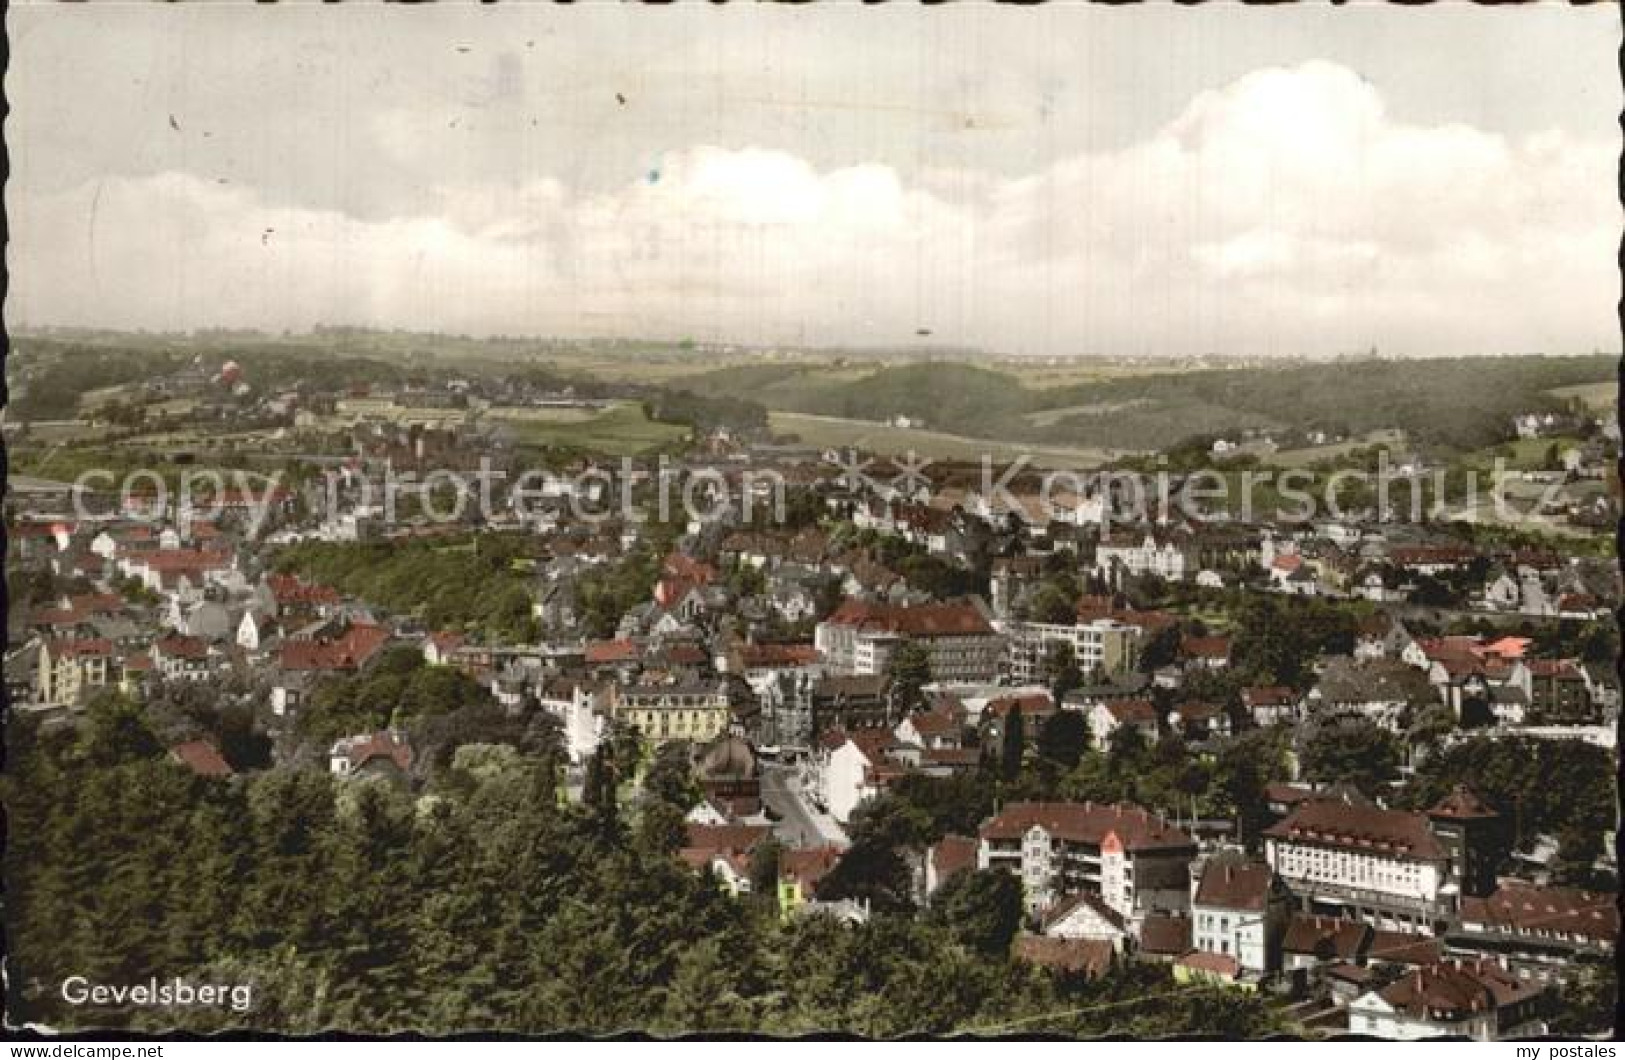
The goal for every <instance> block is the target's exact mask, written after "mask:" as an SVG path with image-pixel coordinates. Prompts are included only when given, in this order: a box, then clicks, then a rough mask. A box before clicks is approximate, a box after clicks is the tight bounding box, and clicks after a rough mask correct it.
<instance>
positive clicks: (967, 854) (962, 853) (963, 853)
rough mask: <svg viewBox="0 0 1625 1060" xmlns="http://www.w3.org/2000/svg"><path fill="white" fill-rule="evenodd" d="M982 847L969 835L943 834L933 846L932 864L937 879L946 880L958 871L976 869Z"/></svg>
mask: <svg viewBox="0 0 1625 1060" xmlns="http://www.w3.org/2000/svg"><path fill="white" fill-rule="evenodd" d="M980 849H981V844H980V843H978V842H977V841H976V840H974V839H971V838H970V837H969V836H962V835H947V836H943V837H942V838H941V839H939V840H938V841H937V843H936V845H935V846H933V847H932V848H931V865H932V868H934V869H935V870H936V874H937V879H939V880H946V879H947V878H948V877H950V876H952V875H953V874H954V873H956V872H967V871H969V870H971V869H974V868H975V867H976V859H977V852H978V851H979V850H980Z"/></svg>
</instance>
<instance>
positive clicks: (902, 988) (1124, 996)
mask: <svg viewBox="0 0 1625 1060" xmlns="http://www.w3.org/2000/svg"><path fill="white" fill-rule="evenodd" d="M113 717H114V718H116V719H117V720H116V721H114V720H111V719H109V720H104V721H100V722H96V721H93V722H92V723H91V724H89V725H87V726H85V727H84V728H83V730H82V731H80V732H77V733H76V732H74V731H73V730H71V729H67V728H58V729H55V730H51V731H38V730H36V729H35V728H34V727H33V726H32V725H31V724H29V723H24V722H20V721H16V720H14V721H13V726H12V732H11V739H10V741H9V742H10V750H11V752H12V754H13V755H14V758H13V767H14V768H13V770H12V771H11V772H10V773H8V775H7V776H6V778H5V784H6V789H5V795H6V802H7V806H8V809H9V811H10V822H9V824H10V827H9V831H10V835H11V841H12V844H13V847H12V850H11V854H10V856H9V857H8V858H7V861H6V864H7V867H8V872H9V876H8V878H7V880H6V894H7V908H8V913H9V915H10V923H11V925H12V926H11V931H10V935H9V939H8V941H9V943H10V947H11V956H10V961H9V964H8V967H9V970H10V972H11V975H10V977H9V986H10V989H11V991H12V996H11V1004H12V1014H13V1018H14V1019H16V1020H18V1021H22V1020H27V1021H33V1022H39V1023H43V1024H47V1025H51V1026H55V1027H60V1028H70V1027H76V1028H87V1027H95V1026H103V1027H114V1028H119V1029H127V1030H160V1029H166V1028H171V1027H179V1028H181V1029H187V1030H194V1031H200V1032H208V1031H216V1030H222V1029H227V1028H230V1027H233V1026H237V1025H239V1024H240V1025H243V1026H251V1027H252V1028H254V1029H256V1030H260V1031H270V1032H279V1033H285V1034H308V1033H315V1032H318V1031H324V1030H329V1029H332V1030H341V1031H353V1032H366V1033H392V1032H404V1031H420V1032H423V1033H447V1032H451V1031H455V1030H480V1031H488V1032H514V1033H545V1032H560V1031H575V1032H588V1033H615V1032H620V1031H640V1032H646V1033H650V1034H655V1035H668V1034H681V1033H699V1032H710V1033H722V1032H729V1031H754V1032H760V1033H766V1034H775V1035H798V1034H805V1033H813V1032H843V1033H851V1034H862V1035H870V1036H881V1037H888V1036H895V1035H902V1034H910V1033H932V1034H939V1035H952V1034H994V1033H1016V1032H1019V1033H1029V1034H1030V1033H1048V1034H1062V1035H1072V1036H1078V1035H1081V1036H1090V1035H1099V1034H1106V1033H1113V1034H1129V1035H1135V1036H1140V1035H1144V1036H1161V1035H1174V1034H1212V1035H1222V1036H1225V1037H1238V1036H1251V1035H1259V1034H1265V1033H1269V1032H1271V1031H1275V1030H1278V1029H1280V1028H1279V1026H1278V1024H1277V1023H1276V1021H1275V1017H1274V1016H1273V1015H1272V1014H1271V1012H1270V1011H1269V1010H1268V1009H1267V1007H1266V1006H1265V1005H1264V1004H1263V1003H1262V1002H1261V1001H1259V1000H1257V999H1254V998H1252V997H1250V996H1248V995H1245V994H1240V993H1236V992H1227V991H1222V990H1218V989H1214V988H1204V987H1193V986H1190V985H1180V984H1175V983H1174V982H1173V981H1172V979H1171V977H1170V976H1169V974H1168V971H1167V969H1166V968H1163V967H1158V966H1151V965H1135V966H1130V967H1126V968H1123V969H1120V970H1118V971H1116V972H1114V973H1112V974H1110V975H1108V976H1106V977H1104V978H1102V979H1099V980H1095V981H1084V980H1081V979H1074V978H1071V977H1069V976H1066V975H1064V974H1051V973H1049V972H1046V971H1043V970H1039V969H1034V968H1031V967H1028V966H1025V965H1022V964H1019V963H1014V962H1012V961H1011V960H1010V959H1009V958H1008V956H1007V953H1006V948H1007V947H1008V944H1009V934H1008V931H1007V930H1002V929H1001V928H1000V927H999V925H1000V924H1008V918H1006V917H1001V916H997V915H993V916H989V915H986V914H987V913H988V912H989V911H988V910H986V909H985V908H983V905H984V904H985V902H986V901H988V900H992V901H995V902H997V901H999V900H1000V895H1005V897H1006V898H1007V897H1008V895H1007V894H1005V892H1006V891H1007V890H1008V889H1007V888H999V887H991V888H989V887H968V886H967V887H964V888H961V889H960V893H959V894H958V895H957V897H956V898H955V902H956V903H957V905H956V910H957V912H956V913H955V915H954V917H952V918H946V919H945V918H942V917H930V916H915V915H912V912H911V911H908V910H904V909H899V910H898V911H896V912H892V913H880V914H877V915H876V916H875V917H874V918H873V919H872V920H871V921H870V922H869V923H868V924H866V925H864V926H859V927H846V926H842V925H841V924H839V923H837V922H835V921H834V920H832V919H829V918H826V917H820V916H813V917H806V918H795V919H791V920H789V921H783V920H781V919H780V917H779V915H778V913H777V910H776V908H774V907H773V906H771V904H768V903H764V902H760V901H750V900H738V899H734V898H731V897H729V896H727V895H726V894H725V893H723V892H722V891H721V890H720V889H719V888H718V887H717V885H716V883H715V881H714V880H712V879H709V878H708V877H707V876H705V875H697V874H695V873H693V872H691V871H689V870H688V869H687V868H685V867H684V866H683V865H682V864H681V863H680V862H679V861H678V860H677V859H676V858H675V857H674V856H673V853H674V850H675V844H677V843H680V842H681V829H680V827H678V828H673V827H672V822H673V819H674V818H673V814H674V813H675V814H679V816H677V817H676V818H675V820H676V821H677V822H678V823H679V824H680V821H681V817H680V810H678V808H677V804H673V803H670V802H666V801H664V800H663V798H662V794H661V792H662V791H663V790H665V788H666V787H667V786H666V785H659V784H650V785H648V787H649V789H650V790H651V791H652V792H653V794H651V795H649V796H646V797H645V798H643V799H642V800H640V801H639V802H636V803H633V802H631V801H629V800H627V799H625V797H624V795H625V792H626V789H627V787H628V785H627V783H626V780H627V779H628V777H629V775H630V773H631V771H632V768H633V767H632V766H631V764H630V763H631V762H633V761H634V760H635V759H636V758H637V755H636V753H635V752H633V751H629V750H627V749H626V748H624V747H622V746H620V744H621V742H620V741H612V742H611V743H610V744H606V748H611V749H610V750H605V751H603V752H601V755H600V759H597V760H594V762H593V763H592V764H591V766H590V768H589V770H588V772H589V777H593V776H596V777H597V778H598V779H597V781H596V782H592V783H589V784H588V787H587V794H586V797H585V799H584V801H583V802H581V803H574V804H572V803H566V802H564V801H563V800H561V798H560V796H559V768H558V759H557V757H556V753H555V752H552V751H544V752H541V753H535V754H520V753H518V752H516V751H514V749H512V748H494V747H472V748H468V747H465V748H463V749H462V750H461V751H459V753H458V754H457V755H456V757H455V759H454V761H453V762H452V763H451V765H450V766H449V767H448V768H447V769H446V770H444V771H443V772H442V773H441V774H439V775H437V776H436V778H435V779H434V780H433V781H432V782H431V783H430V785H429V786H428V787H427V788H426V789H425V790H424V791H423V792H422V793H420V794H417V795H413V794H409V793H408V792H407V791H406V790H404V789H403V788H401V787H399V786H396V785H393V784H391V783H388V782H385V781H376V780H373V781H360V782H355V781H352V782H349V783H343V782H338V781H335V780H334V779H333V778H331V777H330V776H329V775H328V774H326V773H325V772H323V771H320V770H311V771H296V770H274V771H270V772H264V773H258V774H253V775H249V776H244V777H239V778H236V779H233V780H229V781H215V780H204V779H201V778H198V777H196V776H194V775H193V774H192V773H190V772H189V771H188V770H186V769H185V768H183V767H181V766H179V765H177V764H175V763H173V762H171V761H169V760H167V759H166V758H165V757H164V756H163V755H162V754H161V753H160V752H159V751H158V748H159V746H160V745H159V744H158V743H157V741H156V740H154V739H152V738H151V734H150V733H147V734H143V733H142V732H141V731H140V723H139V721H138V720H137V719H136V718H135V717H134V716H132V715H130V714H128V713H121V714H117V715H115V716H113ZM678 787H680V785H678ZM64 792H71V793H73V794H72V797H70V798H65V797H63V793H64ZM982 923H986V924H991V925H992V927H991V929H990V930H988V931H982V932H972V931H968V930H966V926H967V925H971V926H974V925H976V924H982ZM72 975H80V976H85V977H87V978H89V979H91V980H92V981H97V982H107V983H120V982H146V981H147V979H148V978H149V977H150V976H159V977H160V978H167V977H171V976H175V975H183V976H186V977H188V978H189V979H192V980H195V981H200V982H202V981H207V982H229V983H237V984H241V983H245V982H246V983H249V984H252V986H253V1002H252V1006H251V1008H250V1011H248V1012H246V1013H235V1012H233V1011H231V1010H230V1008H229V1007H217V1008H201V1007H198V1008H191V1009H172V1010H156V1009H120V1010H111V1009H105V1010H98V1009H95V1008H88V1007H73V1006H68V1005H66V1004H65V1003H64V1002H63V1001H62V1000H61V997H60V990H59V984H60V983H61V982H62V980H63V979H65V978H66V977H68V976H72ZM1198 995H1200V996H1198Z"/></svg>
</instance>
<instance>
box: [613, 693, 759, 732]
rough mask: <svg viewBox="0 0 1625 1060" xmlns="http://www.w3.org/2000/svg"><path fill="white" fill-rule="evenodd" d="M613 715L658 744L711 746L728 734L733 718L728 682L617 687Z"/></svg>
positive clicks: (614, 695)
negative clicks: (715, 740)
mask: <svg viewBox="0 0 1625 1060" xmlns="http://www.w3.org/2000/svg"><path fill="white" fill-rule="evenodd" d="M609 713H610V717H611V718H613V719H614V720H615V721H617V722H620V723H622V724H625V725H630V726H631V727H632V728H634V729H636V730H637V731H638V733H639V734H640V735H642V736H643V737H644V738H645V739H647V740H650V741H651V742H653V743H655V744H663V743H669V742H672V741H675V740H688V741H690V742H692V743H709V742H710V741H712V740H714V739H716V738H717V737H718V736H721V735H722V734H723V733H724V732H727V731H728V725H729V722H731V721H732V719H733V710H732V708H731V706H730V705H729V700H728V685H727V682H725V681H707V682H696V683H692V684H683V683H675V682H674V683H671V684H658V685H615V686H613V687H612V688H611V689H610V693H609Z"/></svg>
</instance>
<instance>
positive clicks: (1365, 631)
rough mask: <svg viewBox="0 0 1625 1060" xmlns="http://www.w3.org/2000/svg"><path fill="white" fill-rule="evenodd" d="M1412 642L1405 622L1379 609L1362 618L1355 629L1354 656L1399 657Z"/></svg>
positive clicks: (1369, 657)
mask: <svg viewBox="0 0 1625 1060" xmlns="http://www.w3.org/2000/svg"><path fill="white" fill-rule="evenodd" d="M1411 642H1412V637H1411V635H1410V631H1409V630H1407V629H1406V628H1405V625H1404V623H1402V622H1400V621H1399V620H1398V619H1396V618H1394V617H1393V616H1392V615H1389V614H1388V613H1386V612H1383V611H1379V612H1377V613H1376V614H1374V615H1367V616H1366V617H1365V618H1362V619H1360V621H1359V622H1358V623H1357V624H1356V626H1355V630H1354V658H1355V659H1357V660H1360V661H1364V660H1366V659H1399V658H1402V657H1403V656H1404V654H1405V649H1406V647H1408V646H1409V645H1410V644H1411Z"/></svg>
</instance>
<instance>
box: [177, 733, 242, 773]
mask: <svg viewBox="0 0 1625 1060" xmlns="http://www.w3.org/2000/svg"><path fill="white" fill-rule="evenodd" d="M169 753H170V754H171V755H172V756H174V758H175V760H176V761H177V762H180V763H181V764H182V765H184V766H186V767H187V768H188V769H190V770H191V771H192V772H194V773H196V774H197V775H198V776H200V777H229V776H231V766H230V765H228V764H227V763H226V760H225V759H224V758H222V757H220V752H219V751H218V750H216V749H215V746H214V744H212V743H209V742H208V741H207V740H188V741H187V742H186V743H182V744H176V745H175V746H174V747H171V748H170V749H169Z"/></svg>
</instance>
